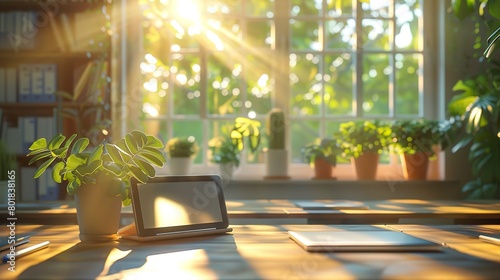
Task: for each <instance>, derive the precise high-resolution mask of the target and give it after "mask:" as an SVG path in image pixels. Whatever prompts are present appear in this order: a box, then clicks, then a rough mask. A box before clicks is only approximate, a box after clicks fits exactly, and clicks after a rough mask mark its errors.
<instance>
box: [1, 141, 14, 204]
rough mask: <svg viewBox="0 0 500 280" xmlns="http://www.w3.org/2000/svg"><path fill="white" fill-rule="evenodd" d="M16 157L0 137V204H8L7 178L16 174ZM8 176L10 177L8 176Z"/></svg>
mask: <svg viewBox="0 0 500 280" xmlns="http://www.w3.org/2000/svg"><path fill="white" fill-rule="evenodd" d="M16 167H17V159H16V154H14V153H10V152H9V150H8V148H7V145H5V143H4V142H3V141H2V140H1V139H0V172H1V173H0V204H8V202H9V194H13V195H15V191H14V192H10V191H9V190H8V189H9V179H12V177H13V176H14V178H15V176H16ZM9 177H10V178H9Z"/></svg>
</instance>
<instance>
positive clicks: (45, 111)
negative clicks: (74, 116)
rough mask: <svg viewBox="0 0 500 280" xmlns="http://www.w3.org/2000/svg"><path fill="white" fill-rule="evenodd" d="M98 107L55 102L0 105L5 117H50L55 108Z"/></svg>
mask: <svg viewBox="0 0 500 280" xmlns="http://www.w3.org/2000/svg"><path fill="white" fill-rule="evenodd" d="M94 106H99V105H96V104H88V103H86V104H82V103H76V102H61V104H59V103H57V102H50V103H0V107H2V109H3V110H4V111H3V113H4V114H5V115H14V116H31V115H40V116H52V115H53V109H55V108H62V109H66V108H71V109H84V108H89V107H94Z"/></svg>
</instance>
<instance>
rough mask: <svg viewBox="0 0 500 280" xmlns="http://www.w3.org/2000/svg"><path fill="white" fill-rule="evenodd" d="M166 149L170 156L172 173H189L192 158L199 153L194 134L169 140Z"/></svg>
mask: <svg viewBox="0 0 500 280" xmlns="http://www.w3.org/2000/svg"><path fill="white" fill-rule="evenodd" d="M165 151H166V152H167V154H168V156H169V158H170V162H169V169H170V174H172V175H187V174H188V173H189V168H190V166H191V160H192V158H193V157H194V156H195V155H196V154H197V153H198V151H199V147H198V144H197V143H196V141H195V138H194V137H193V136H189V137H175V138H172V139H170V140H168V141H167V144H166V145H165Z"/></svg>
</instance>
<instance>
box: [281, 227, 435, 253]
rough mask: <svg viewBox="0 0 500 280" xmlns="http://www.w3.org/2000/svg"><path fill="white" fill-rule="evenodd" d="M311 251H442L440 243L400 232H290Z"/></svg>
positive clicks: (294, 238)
mask: <svg viewBox="0 0 500 280" xmlns="http://www.w3.org/2000/svg"><path fill="white" fill-rule="evenodd" d="M288 235H289V236H290V238H291V239H292V240H294V241H295V242H296V243H297V244H298V245H300V246H301V247H302V248H304V249H305V250H306V251H310V252H322V251H333V252H344V251H357V252H371V251H387V252H392V251H439V250H441V249H442V246H441V245H440V244H437V243H434V242H431V241H428V240H425V239H421V238H417V237H414V236H411V235H408V234H406V233H404V232H398V231H289V232H288Z"/></svg>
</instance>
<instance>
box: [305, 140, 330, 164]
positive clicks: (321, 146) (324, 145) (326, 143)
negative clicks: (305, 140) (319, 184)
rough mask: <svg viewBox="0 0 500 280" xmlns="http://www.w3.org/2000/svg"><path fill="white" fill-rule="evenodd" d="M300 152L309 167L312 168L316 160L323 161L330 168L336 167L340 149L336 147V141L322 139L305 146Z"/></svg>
mask: <svg viewBox="0 0 500 280" xmlns="http://www.w3.org/2000/svg"><path fill="white" fill-rule="evenodd" d="M301 152H302V155H303V156H304V158H305V160H306V161H307V162H308V163H309V165H310V166H311V167H314V161H315V160H316V159H324V160H325V161H326V162H328V164H330V165H331V166H336V165H337V155H338V154H339V152H340V147H339V146H338V145H337V141H335V140H333V139H322V140H321V141H317V142H316V143H313V144H309V145H307V146H305V147H304V148H302V150H301Z"/></svg>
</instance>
